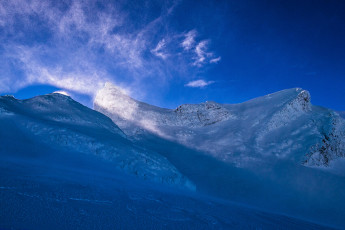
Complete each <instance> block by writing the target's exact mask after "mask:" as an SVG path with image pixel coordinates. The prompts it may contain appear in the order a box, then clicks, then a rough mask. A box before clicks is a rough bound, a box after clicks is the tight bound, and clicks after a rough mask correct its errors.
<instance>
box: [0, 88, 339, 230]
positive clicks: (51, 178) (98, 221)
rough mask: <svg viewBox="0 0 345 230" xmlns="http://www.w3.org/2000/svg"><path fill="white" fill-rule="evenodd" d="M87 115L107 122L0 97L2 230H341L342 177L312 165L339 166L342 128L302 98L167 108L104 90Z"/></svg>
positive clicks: (65, 102)
mask: <svg viewBox="0 0 345 230" xmlns="http://www.w3.org/2000/svg"><path fill="white" fill-rule="evenodd" d="M95 108H96V109H97V110H99V111H101V112H103V113H104V114H106V115H108V116H110V117H111V118H112V119H113V121H115V122H113V121H112V120H111V119H110V118H108V117H107V116H105V115H103V114H101V113H99V112H97V111H94V110H91V109H89V108H87V107H85V106H83V105H81V104H79V103H78V102H76V101H74V100H73V99H71V98H70V97H68V96H65V95H61V94H49V95H44V96H38V97H35V98H32V99H28V100H17V99H15V98H13V97H11V96H3V97H0V172H1V173H0V228H1V229H13V228H14V229H23V228H25V229H47V228H50V229H95V228H97V229H109V228H124V229H137V228H138V226H140V228H141V229H184V228H185V229H258V228H260V229H328V228H327V227H325V226H333V227H339V228H342V227H343V226H345V220H344V218H343V213H345V207H344V206H343V204H344V203H345V197H344V196H343V191H344V188H345V180H344V177H343V176H338V175H335V174H330V173H329V172H328V171H327V172H325V171H323V170H318V169H315V167H318V168H320V165H322V168H324V167H325V166H326V165H328V167H326V168H332V167H333V166H334V165H333V162H341V160H342V159H343V158H342V155H341V153H342V148H343V145H342V139H341V138H342V135H343V123H342V122H343V120H342V119H341V118H340V117H339V116H338V115H337V114H336V113H334V112H332V111H330V110H327V109H324V108H319V107H316V106H312V105H311V104H310V96H309V94H308V92H306V91H303V90H301V89H291V90H285V91H281V92H278V93H275V94H271V95H268V96H265V97H262V98H257V99H254V100H251V101H248V102H245V103H242V104H238V105H222V104H218V103H215V102H206V103H202V104H198V105H182V106H180V107H178V108H177V109H176V110H169V109H162V108H158V107H155V106H151V105H148V104H145V103H142V102H139V101H136V100H134V99H132V98H130V97H129V96H127V95H125V94H124V93H122V91H121V90H120V89H118V88H117V87H116V86H113V85H111V84H107V85H106V87H105V88H104V89H103V90H101V91H100V92H99V93H98V95H97V97H96V99H95ZM324 134H326V135H327V138H326V136H325V135H324ZM290 141H293V143H292V144H291V143H290ZM285 142H286V143H285ZM294 143H295V144H296V145H295V144H294ZM284 145H285V146H284ZM302 150H303V151H302ZM304 150H308V151H306V152H305V151H304ZM279 151H280V152H279ZM337 151H338V152H337ZM324 155H325V156H327V157H328V159H329V162H328V163H327V164H326V163H325V162H323V161H322V159H323V158H322V157H323V156H324ZM331 156H332V157H331ZM319 158H321V159H319ZM320 162H321V163H320ZM305 166H312V167H305ZM336 166H337V167H339V168H341V164H337V165H336ZM344 175H345V174H344ZM187 178H188V179H187ZM142 179H144V180H142ZM151 182H155V183H151ZM157 182H158V183H157ZM179 188H183V190H180V189H179ZM185 188H187V190H186V189H185ZM234 202H235V203H234ZM253 206H254V207H255V208H253ZM311 222H313V223H311ZM314 223H316V224H314ZM52 226H53V227H52Z"/></svg>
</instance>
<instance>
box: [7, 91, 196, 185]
mask: <svg viewBox="0 0 345 230" xmlns="http://www.w3.org/2000/svg"><path fill="white" fill-rule="evenodd" d="M0 126H1V129H0V138H1V145H0V152H1V153H2V154H7V155H8V157H13V155H11V154H14V156H15V154H22V155H23V156H24V157H26V158H30V157H32V156H30V155H36V154H40V155H41V156H40V157H47V156H49V153H50V152H51V150H55V151H60V152H66V151H67V152H78V153H81V155H80V158H83V155H82V154H93V155H96V156H98V157H99V158H100V159H105V160H109V161H111V162H112V163H113V165H114V167H115V168H117V169H119V170H122V171H125V172H127V173H130V174H132V175H136V176H138V177H142V178H144V179H146V180H151V181H156V182H159V183H165V184H171V185H177V186H182V187H189V188H191V189H192V188H193V185H192V184H191V183H190V182H189V181H188V180H187V179H186V178H185V177H184V176H183V175H181V173H179V172H178V171H177V170H176V168H175V167H174V166H173V165H171V164H170V163H169V161H167V160H166V159H165V158H164V157H162V156H161V155H159V154H157V153H155V152H152V151H150V150H147V149H144V148H142V147H139V146H136V145H134V144H133V143H132V142H131V141H129V140H128V139H127V137H126V135H125V134H124V133H123V132H122V131H121V130H120V129H119V127H118V126H116V125H115V124H114V123H113V122H112V121H111V120H110V119H109V118H108V117H106V116H104V115H103V114H101V113H98V112H96V111H94V110H91V109H89V108H87V107H85V106H83V105H81V104H79V103H78V102H76V101H74V100H73V99H72V98H70V97H68V96H65V95H62V94H58V93H53V94H49V95H44V96H38V97H34V98H32V99H27V100H17V99H15V98H14V97H12V96H2V97H0ZM18 142H19V143H20V144H19V145H18ZM29 151H34V152H32V153H30V152H29ZM66 157H68V155H67V156H66ZM35 159H36V158H33V160H35Z"/></svg>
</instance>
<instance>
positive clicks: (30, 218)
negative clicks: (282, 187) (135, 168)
mask: <svg viewBox="0 0 345 230" xmlns="http://www.w3.org/2000/svg"><path fill="white" fill-rule="evenodd" d="M0 159H1V160H0V171H1V174H0V204H1V205H0V229H83V230H86V229H328V228H326V227H325V226H321V225H317V224H313V223H310V222H307V221H303V220H299V219H296V218H292V217H287V216H283V215H278V214H272V213H268V212H263V211H260V210H256V209H252V208H249V207H244V206H241V205H238V204H234V203H230V202H227V201H224V200H217V199H214V198H210V197H206V196H202V195H198V194H196V193H193V192H188V191H183V190H176V189H171V188H169V187H165V186H158V185H157V184H150V183H148V182H146V183H145V182H143V181H142V180H138V179H137V178H135V177H131V176H128V175H126V174H123V173H121V172H120V171H117V170H114V167H113V164H112V163H111V162H108V161H105V160H100V159H99V158H97V157H94V156H92V155H89V156H87V157H83V158H81V156H80V155H79V154H76V153H70V152H50V156H49V157H43V158H36V157H35V158H32V159H25V160H23V159H22V158H17V159H16V158H13V157H12V158H11V159H4V156H3V155H0ZM66 163H67V164H66ZM329 229H330V228H329Z"/></svg>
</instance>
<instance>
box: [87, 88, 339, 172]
mask: <svg viewBox="0 0 345 230" xmlns="http://www.w3.org/2000/svg"><path fill="white" fill-rule="evenodd" d="M310 101H311V98H310V94H309V92H308V91H306V90H303V89H300V88H293V89H288V90H283V91H280V92H277V93H273V94H269V95H266V96H263V97H259V98H256V99H253V100H250V101H247V102H244V103H241V104H234V105H228V104H224V105H222V104H218V103H215V102H205V103H201V104H196V105H181V106H179V107H178V108H177V109H175V110H169V109H162V108H158V107H155V106H151V105H148V104H145V103H142V102H139V101H136V100H134V99H131V98H130V97H129V96H127V95H125V94H123V93H122V92H121V91H120V90H119V89H118V88H117V87H116V86H113V85H111V84H107V85H106V86H105V87H104V88H103V89H102V90H100V91H99V92H98V94H97V96H96V98H95V101H94V108H95V109H96V110H97V111H100V112H102V113H104V114H106V115H108V116H109V117H110V118H111V119H112V120H113V121H114V122H115V123H116V124H118V125H119V126H120V128H121V129H122V130H123V131H124V132H125V133H126V134H127V135H129V136H131V137H133V138H139V137H142V134H145V133H153V134H155V135H158V136H160V137H163V138H166V139H169V140H173V141H176V142H178V143H180V144H183V145H185V146H187V147H190V148H193V149H197V150H200V151H204V152H208V153H210V154H212V155H214V156H216V157H217V158H219V159H222V160H224V161H228V162H233V163H235V164H236V165H238V166H246V165H247V164H251V163H255V162H261V161H265V160H267V159H271V158H272V157H273V158H276V159H289V160H294V161H296V162H298V163H302V164H305V165H308V166H319V165H324V166H327V165H328V163H327V162H328V161H329V160H335V159H337V158H339V157H342V156H344V151H345V148H344V138H343V132H344V127H343V125H342V123H343V120H342V118H340V117H339V116H338V117H337V118H335V116H336V115H335V113H333V112H332V111H330V110H328V109H324V108H320V107H317V106H312V105H311V103H310ZM330 114H332V115H330ZM332 130H333V131H332ZM325 135H327V136H330V137H331V139H332V141H330V142H331V143H332V144H331V143H328V141H327V143H328V144H327V146H325V145H326V144H325V143H324V141H323V139H324V138H325ZM323 143H324V144H323ZM331 146H332V147H331ZM324 148H326V149H327V151H325V150H323V149H324ZM320 151H322V153H320ZM320 156H322V157H323V159H328V160H322V159H321V158H320Z"/></svg>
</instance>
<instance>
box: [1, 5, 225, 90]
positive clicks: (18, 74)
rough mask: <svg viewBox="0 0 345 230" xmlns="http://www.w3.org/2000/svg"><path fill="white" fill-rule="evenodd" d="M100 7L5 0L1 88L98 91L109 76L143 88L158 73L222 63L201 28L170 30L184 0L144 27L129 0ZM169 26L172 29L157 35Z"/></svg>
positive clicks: (162, 76)
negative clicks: (130, 8) (133, 16)
mask: <svg viewBox="0 0 345 230" xmlns="http://www.w3.org/2000/svg"><path fill="white" fill-rule="evenodd" d="M97 4H98V3H96V2H94V1H92V0H90V1H86V2H85V1H79V0H72V1H70V2H69V3H67V4H66V3H65V2H59V3H55V2H52V1H48V0H32V1H20V0H4V1H0V30H1V31H2V33H1V34H0V50H1V51H2V52H1V53H0V78H1V81H0V93H4V92H6V93H8V92H15V91H17V90H19V89H21V88H24V87H27V86H30V85H33V84H49V85H53V86H56V87H59V88H61V89H64V90H69V91H74V92H77V93H82V94H87V95H90V96H93V95H94V94H95V93H96V92H97V90H98V89H99V88H100V87H102V86H103V85H104V83H105V82H107V81H111V82H116V83H118V84H120V85H122V86H126V87H127V89H128V88H131V87H136V88H137V87H138V86H143V85H145V82H147V79H152V78H155V80H157V81H162V82H164V81H166V82H169V81H168V80H167V78H168V77H169V71H170V70H171V69H172V70H174V73H176V72H177V73H179V71H184V72H181V73H180V76H182V77H184V76H188V75H189V74H187V73H188V71H190V72H193V68H202V67H203V66H205V65H207V64H214V63H217V62H219V61H220V57H217V56H216V55H215V53H214V52H213V51H211V50H210V49H209V44H210V40H209V39H207V40H200V39H198V37H199V36H201V35H199V34H198V32H197V30H196V29H193V30H190V31H189V32H187V33H185V34H183V33H181V32H179V31H175V30H174V29H170V28H169V27H167V25H169V20H170V17H171V15H172V12H173V11H174V10H176V8H177V7H178V4H179V1H168V3H166V5H167V7H165V8H162V12H161V14H160V15H159V16H158V17H156V18H151V20H147V21H145V22H142V23H141V21H140V23H139V26H137V27H133V26H132V24H134V23H133V19H131V17H129V16H128V15H129V14H130V13H131V12H127V11H124V8H123V7H122V6H121V5H119V4H121V3H112V4H108V3H104V4H105V5H104V7H101V8H99V7H98V6H97ZM148 15H149V14H148ZM137 24H138V23H136V25H137ZM162 27H164V28H166V27H167V30H168V32H167V33H161V32H160V33H159V32H157V31H160V28H162ZM181 34H182V35H181ZM169 37H172V38H174V39H169ZM156 38H158V41H157V39H156ZM181 46H182V51H181V49H178V47H180V48H181ZM148 54H150V55H151V56H150V55H148ZM192 77H193V76H192ZM187 80H188V79H187ZM198 87H200V86H198ZM140 88H141V89H144V87H140ZM128 90H129V91H133V92H137V91H136V90H130V89H128Z"/></svg>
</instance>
